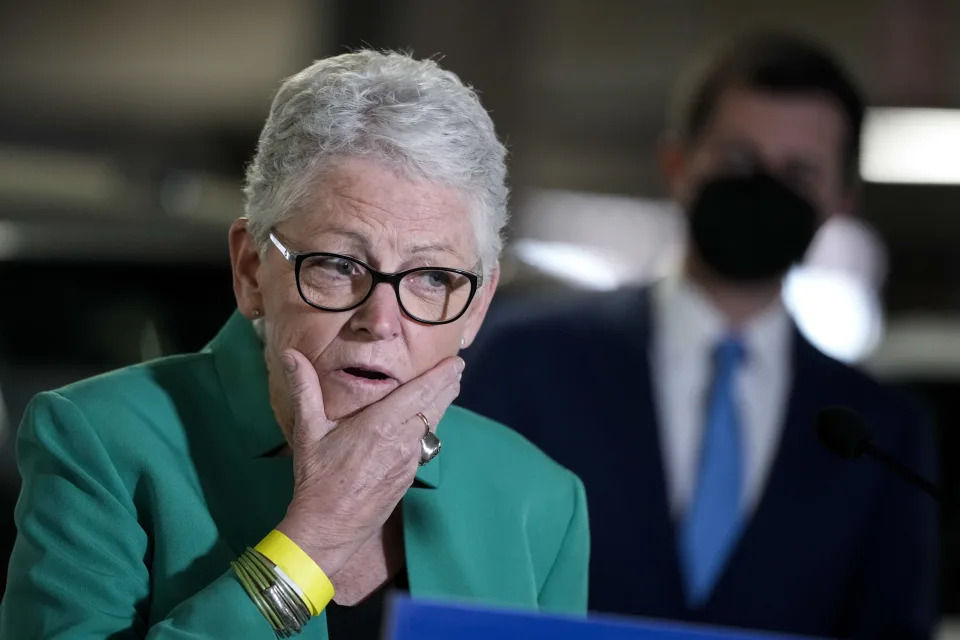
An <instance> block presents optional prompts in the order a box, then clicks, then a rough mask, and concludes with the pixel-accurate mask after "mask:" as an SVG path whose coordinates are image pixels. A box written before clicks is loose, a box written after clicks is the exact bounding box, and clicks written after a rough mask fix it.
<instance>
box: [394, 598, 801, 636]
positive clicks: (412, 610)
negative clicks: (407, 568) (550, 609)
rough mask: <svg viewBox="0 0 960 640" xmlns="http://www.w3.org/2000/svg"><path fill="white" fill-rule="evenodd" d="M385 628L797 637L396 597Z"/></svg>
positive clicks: (418, 632)
mask: <svg viewBox="0 0 960 640" xmlns="http://www.w3.org/2000/svg"><path fill="white" fill-rule="evenodd" d="M385 632H386V633H385V636H384V638H385V640H451V639H455V640H529V639H530V638H549V639H550V640H584V639H586V638H589V639H590V640H713V639H716V640H800V638H798V637H797V636H785V635H777V634H770V633H760V632H754V631H740V630H735V629H719V628H714V627H706V626H699V625H691V624H685V623H671V622H662V621H654V620H645V619H635V618H629V619H628V618H617V617H613V616H597V617H593V616H591V617H590V618H587V619H583V618H569V617H562V616H552V615H543V614H532V613H528V612H518V611H503V610H493V609H482V608H479V607H472V606H468V605H460V604H441V603H438V602H425V601H422V600H416V601H414V600H411V599H410V598H409V597H406V596H400V595H397V596H395V597H394V598H393V599H392V600H391V601H390V603H389V605H388V611H387V618H386V625H385ZM806 640H812V639H810V638H807V639H806Z"/></svg>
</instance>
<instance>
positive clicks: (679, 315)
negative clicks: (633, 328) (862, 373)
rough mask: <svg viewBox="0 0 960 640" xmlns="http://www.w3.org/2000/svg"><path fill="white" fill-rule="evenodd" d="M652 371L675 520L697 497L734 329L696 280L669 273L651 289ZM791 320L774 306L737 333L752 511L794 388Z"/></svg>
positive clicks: (747, 505)
mask: <svg viewBox="0 0 960 640" xmlns="http://www.w3.org/2000/svg"><path fill="white" fill-rule="evenodd" d="M653 302H654V310H653V314H654V315H653V318H654V334H653V336H654V337H653V349H652V351H651V360H652V361H651V363H650V364H651V372H652V379H653V387H654V389H653V390H654V398H655V399H656V401H657V410H658V415H657V418H658V420H657V424H658V427H659V430H660V444H661V457H662V459H663V467H664V473H665V475H666V478H665V480H666V486H667V498H668V501H669V504H670V509H671V512H672V514H673V517H674V518H675V519H678V520H679V519H681V518H682V517H683V515H684V514H685V513H686V511H687V507H688V506H689V505H690V503H691V501H692V500H693V492H694V490H695V489H696V484H697V473H698V471H699V468H698V467H699V460H700V442H701V439H702V435H703V430H704V427H705V426H706V417H707V416H706V407H707V404H708V394H709V392H710V384H711V382H712V376H713V354H714V349H715V348H716V346H717V344H718V343H719V341H720V340H721V339H723V338H724V337H726V336H727V335H728V334H729V331H728V329H727V327H726V326H725V323H724V320H723V318H722V316H721V314H720V313H719V312H718V311H717V309H716V308H714V307H713V306H712V304H711V303H710V301H709V300H708V299H707V298H706V296H705V295H704V294H703V293H702V292H701V291H700V290H699V289H697V287H696V286H695V285H693V284H692V283H690V282H688V281H686V280H683V279H681V278H679V277H678V278H671V279H667V280H664V281H662V282H659V283H657V285H655V287H654V292H653ZM791 327H792V325H791V323H790V320H789V317H788V316H787V313H786V310H785V309H784V308H783V305H782V304H781V303H780V302H779V301H777V303H775V304H773V305H771V306H770V308H768V309H766V310H765V311H764V312H763V313H761V314H760V315H759V316H757V317H756V318H754V319H753V320H752V321H751V322H750V323H749V325H748V326H747V327H746V328H745V329H744V330H743V331H741V332H740V336H741V338H742V339H743V342H744V348H745V349H746V357H745V358H744V361H743V364H742V365H741V366H740V370H739V371H738V372H737V385H736V389H737V395H738V397H737V400H738V404H737V406H738V408H739V410H740V423H741V425H742V428H743V434H742V443H743V458H742V459H743V461H744V465H743V474H744V477H743V485H742V486H743V489H744V490H743V494H742V497H743V510H744V516H745V517H749V515H751V514H752V512H753V510H754V509H755V507H756V505H757V503H758V501H759V499H760V497H761V495H762V494H763V488H764V486H765V485H766V481H767V476H768V474H769V471H770V468H771V466H772V464H773V460H774V457H775V456H776V452H777V448H778V445H779V443H780V434H781V432H782V431H783V423H784V420H785V418H786V404H787V401H788V394H789V388H790V378H791V376H790V364H791V362H790V361H791V333H792V328H791Z"/></svg>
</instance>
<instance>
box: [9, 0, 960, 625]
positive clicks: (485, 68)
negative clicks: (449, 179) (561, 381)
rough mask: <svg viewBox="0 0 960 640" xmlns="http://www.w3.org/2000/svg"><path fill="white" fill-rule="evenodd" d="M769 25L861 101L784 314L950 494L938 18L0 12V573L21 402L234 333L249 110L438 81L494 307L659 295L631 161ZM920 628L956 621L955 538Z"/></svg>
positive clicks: (948, 218)
mask: <svg viewBox="0 0 960 640" xmlns="http://www.w3.org/2000/svg"><path fill="white" fill-rule="evenodd" d="M756 26H779V27H789V28H793V29H796V30H799V31H801V32H803V33H807V34H809V35H813V36H815V37H817V38H819V39H820V40H822V41H823V42H824V43H826V44H827V45H828V46H830V47H831V48H832V49H833V50H834V51H835V52H836V53H837V54H838V55H839V56H840V57H841V58H842V59H843V60H844V61H845V62H846V64H847V66H848V67H849V68H850V69H851V71H852V72H853V73H854V75H855V76H856V77H857V78H858V79H859V80H860V82H861V83H862V85H863V86H864V87H865V89H866V92H867V94H868V96H869V97H870V100H871V104H872V107H871V110H870V113H869V116H868V119H867V122H866V130H865V141H864V148H863V157H862V158H861V171H862V172H863V175H864V178H865V185H864V189H863V199H862V208H861V210H860V211H858V212H856V213H859V214H860V216H859V218H858V219H857V220H856V221H847V222H838V223H836V224H834V225H832V226H830V227H828V228H825V229H824V230H823V232H822V233H821V236H820V237H819V238H818V240H817V242H816V243H815V245H814V247H813V249H812V250H811V253H810V256H809V257H808V260H807V262H806V264H805V265H804V266H802V267H801V268H798V269H797V270H796V271H795V272H794V273H792V274H791V276H790V277H789V279H788V286H787V288H786V290H785V298H786V302H787V305H788V308H789V309H790V310H791V312H792V313H793V314H794V317H795V318H796V319H797V321H798V323H799V325H800V326H801V329H802V330H803V331H804V332H805V333H806V334H807V336H808V337H809V338H810V339H811V340H812V341H814V342H815V343H816V344H817V345H819V346H820V347H821V348H822V349H823V350H824V351H826V352H828V353H830V354H831V355H834V356H836V357H838V358H841V359H843V360H847V361H850V362H855V363H858V364H860V365H861V366H863V367H866V368H868V369H870V370H871V371H873V372H874V373H875V374H876V375H878V376H880V377H881V378H883V379H886V380H888V381H890V382H892V383H894V384H896V385H899V386H902V387H903V388H904V389H906V390H907V391H909V392H910V393H911V394H913V395H914V396H915V397H917V398H919V399H920V400H922V401H923V402H924V403H925V404H926V407H927V409H928V410H929V412H930V415H931V418H932V419H933V421H934V423H935V425H936V428H937V434H938V438H939V443H940V451H941V454H942V460H943V469H944V475H945V482H946V483H947V484H948V485H949V486H950V487H952V488H953V489H954V490H957V489H960V471H958V470H957V469H958V468H960V467H958V465H955V464H952V462H953V457H954V456H955V455H956V454H957V451H958V435H957V434H954V433H953V428H954V425H956V424H958V421H960V252H958V251H957V250H956V248H955V247H956V246H957V241H958V240H960V216H958V215H957V213H958V212H960V37H958V36H960V1H958V0H846V1H845V2H836V1H835V0H833V1H826V0H804V1H803V2H800V1H799V0H782V1H777V2H769V1H768V2H759V1H753V2H752V1H747V0H709V1H708V0H670V1H669V2H668V1H666V0H643V1H627V0H621V1H615V0H590V1H587V0H580V1H578V0H455V1H454V0H274V1H273V2H270V3H267V2H255V1H253V0H229V1H228V0H203V1H200V2H196V1H193V0H167V1H166V2H164V3H156V2H147V1H146V0H91V1H89V2H84V3H76V2H67V1H65V0H29V1H27V0H5V2H3V3H2V4H0V302H2V305H3V307H2V308H3V313H0V440H2V445H0V497H2V502H0V559H2V565H3V567H4V570H5V565H6V555H7V553H8V552H9V548H10V544H11V543H12V538H13V535H14V531H13V522H12V515H11V511H12V505H13V503H14V501H15V499H16V493H17V490H18V477H17V471H16V465H15V459H14V453H13V436H14V432H15V428H16V424H17V423H18V422H19V419H20V415H21V413H22V411H23V408H24V406H25V404H26V402H27V401H28V399H29V398H30V397H31V396H32V395H33V394H34V393H36V392H38V391H40V390H42V389H48V388H52V387H56V386H59V385H61V384H64V383H66V382H69V381H71V380H74V379H77V378H79V377H83V376H88V375H91V374H94V373H98V372H101V371H104V370H107V369H110V368H114V367H117V366H121V365H125V364H129V363H133V362H137V361H140V360H143V359H145V358H150V357H155V356H158V355H162V354H167V353H172V352H177V351H183V350H195V349H198V348H200V347H202V346H203V345H204V344H205V342H206V341H207V340H208V339H209V338H211V337H212V336H213V334H214V333H215V332H216V330H217V329H218V328H219V327H220V325H221V323H222V322H223V321H224V320H225V318H226V317H227V315H228V314H229V313H230V312H231V311H232V309H233V306H234V304H233V294H232V289H231V280H230V271H229V265H228V255H227V245H226V229H227V226H228V225H229V223H230V222H231V221H232V220H233V219H234V218H236V217H237V216H238V215H240V214H241V213H242V201H241V194H240V183H241V178H242V172H243V167H244V165H245V163H246V162H247V160H248V159H249V158H250V157H251V155H252V153H253V150H254V147H255V143H256V138H257V134H258V132H259V128H260V126H261V125H262V122H263V119H264V118H265V116H266V113H267V108H268V106H269V101H270V98H271V95H272V93H273V91H274V90H275V89H276V88H277V87H278V85H279V82H280V80H281V79H282V78H284V77H286V76H288V75H290V74H292V73H294V72H296V71H298V70H300V69H301V68H302V67H304V66H306V65H307V64H308V63H309V62H311V61H312V60H314V59H316V58H319V57H324V56H327V55H332V54H337V53H341V52H344V51H346V50H348V49H349V48H356V47H361V46H373V47H377V48H400V49H406V50H410V51H412V52H413V53H415V54H416V55H418V56H421V57H422V56H434V55H436V56H440V57H441V58H442V63H443V64H444V66H446V67H447V68H449V69H452V70H453V71H455V72H457V73H458V74H460V75H461V77H463V78H464V79H465V80H467V81H468V82H470V83H471V84H473V85H474V86H475V88H477V89H478V90H479V91H480V92H481V98H482V100H483V101H484V104H485V105H486V106H487V108H489V109H490V110H491V111H492V113H493V117H494V120H495V122H496V123H497V126H498V129H499V131H500V133H501V135H502V136H503V137H504V139H505V140H506V141H507V143H508V145H509V147H510V150H511V176H512V178H511V181H512V185H513V190H514V196H513V207H512V211H513V223H512V227H511V230H510V242H509V245H508V248H507V255H506V256H505V261H504V276H505V278H504V285H503V289H502V292H501V294H500V295H501V298H502V299H508V298H510V297H511V296H525V297H529V296H535V295H543V296H554V295H562V294H563V293H564V292H565V291H570V290H573V289H581V288H599V289H603V288H613V287H616V286H619V285H621V284H624V283H627V282H639V281H644V280H648V279H651V278H655V277H658V276H659V275H661V274H662V273H664V272H665V271H666V270H668V269H669V268H670V266H671V264H672V263H673V262H674V261H675V260H676V259H677V257H678V255H680V254H681V252H682V251H683V246H682V240H681V226H680V225H681V221H680V218H679V217H678V212H677V211H675V210H674V209H673V208H672V206H671V205H670V204H669V203H668V202H667V201H666V200H665V199H664V197H665V189H664V185H663V184H662V182H661V179H660V176H659V175H658V172H657V167H656V161H655V152H656V146H657V141H658V137H659V136H660V135H661V132H662V131H663V127H664V125H665V122H666V114H667V109H668V105H669V103H670V99H671V96H672V93H673V90H674V88H675V86H676V84H677V82H678V81H679V80H680V79H681V77H682V75H683V72H684V70H685V69H686V68H688V67H689V65H690V63H691V62H692V61H693V59H694V56H695V55H696V54H697V53H698V52H700V51H701V50H702V48H703V47H704V46H709V45H710V44H711V43H714V42H716V41H718V40H719V39H722V38H726V37H729V36H730V35H732V34H734V33H736V32H738V31H741V30H743V29H746V28H750V27H756ZM943 552H944V562H943V589H942V595H943V598H942V605H943V610H944V612H945V615H947V616H948V617H953V616H960V526H958V525H957V523H956V522H955V521H954V520H953V519H951V518H945V519H944V539H943Z"/></svg>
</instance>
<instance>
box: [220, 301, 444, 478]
mask: <svg viewBox="0 0 960 640" xmlns="http://www.w3.org/2000/svg"><path fill="white" fill-rule="evenodd" d="M204 351H206V352H208V353H210V354H212V356H213V361H214V366H215V367H216V370H217V375H218V376H219V378H220V384H221V386H222V388H223V393H224V395H225V396H226V400H227V404H228V405H229V408H230V412H231V414H232V418H233V425H234V427H235V428H234V430H233V434H234V436H235V437H236V438H237V439H238V440H239V441H240V445H241V448H242V450H243V452H244V454H245V455H248V456H250V457H252V458H258V457H262V456H265V455H267V454H269V453H270V452H272V451H276V450H277V449H279V448H280V447H281V446H283V445H284V444H286V438H285V437H284V435H283V431H282V430H281V429H280V425H279V424H277V419H276V416H275V415H274V413H273V408H272V407H271V405H270V391H269V387H268V382H267V366H266V361H265V360H264V357H263V342H262V341H261V340H260V338H259V336H258V335H257V332H256V331H255V330H254V327H253V323H252V322H251V321H250V320H248V319H247V318H245V317H244V316H243V315H242V314H241V313H240V312H239V311H235V312H234V313H233V315H231V316H230V319H229V320H228V321H227V323H226V324H225V325H224V326H223V328H222V329H221V330H220V332H219V333H218V334H217V336H216V337H215V338H214V339H213V340H212V341H211V342H210V344H208V345H207V346H206V348H205V349H204ZM442 425H443V421H442V420H441V422H440V424H439V425H437V433H438V434H439V433H440V428H441V426H442ZM442 458H443V456H442V455H441V456H437V457H436V458H434V459H433V460H432V461H431V462H430V464H428V465H425V466H423V467H420V468H419V470H418V471H417V476H416V480H417V482H418V483H420V484H422V485H426V486H428V487H431V488H435V487H437V486H439V484H440V466H441V460H442Z"/></svg>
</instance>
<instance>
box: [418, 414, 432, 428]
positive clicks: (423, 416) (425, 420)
mask: <svg viewBox="0 0 960 640" xmlns="http://www.w3.org/2000/svg"><path fill="white" fill-rule="evenodd" d="M417 417H418V418H420V419H421V420H423V426H424V428H425V429H426V430H427V431H428V432H429V431H430V421H429V420H427V416H425V415H423V414H422V413H421V412H419V411H417Z"/></svg>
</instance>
